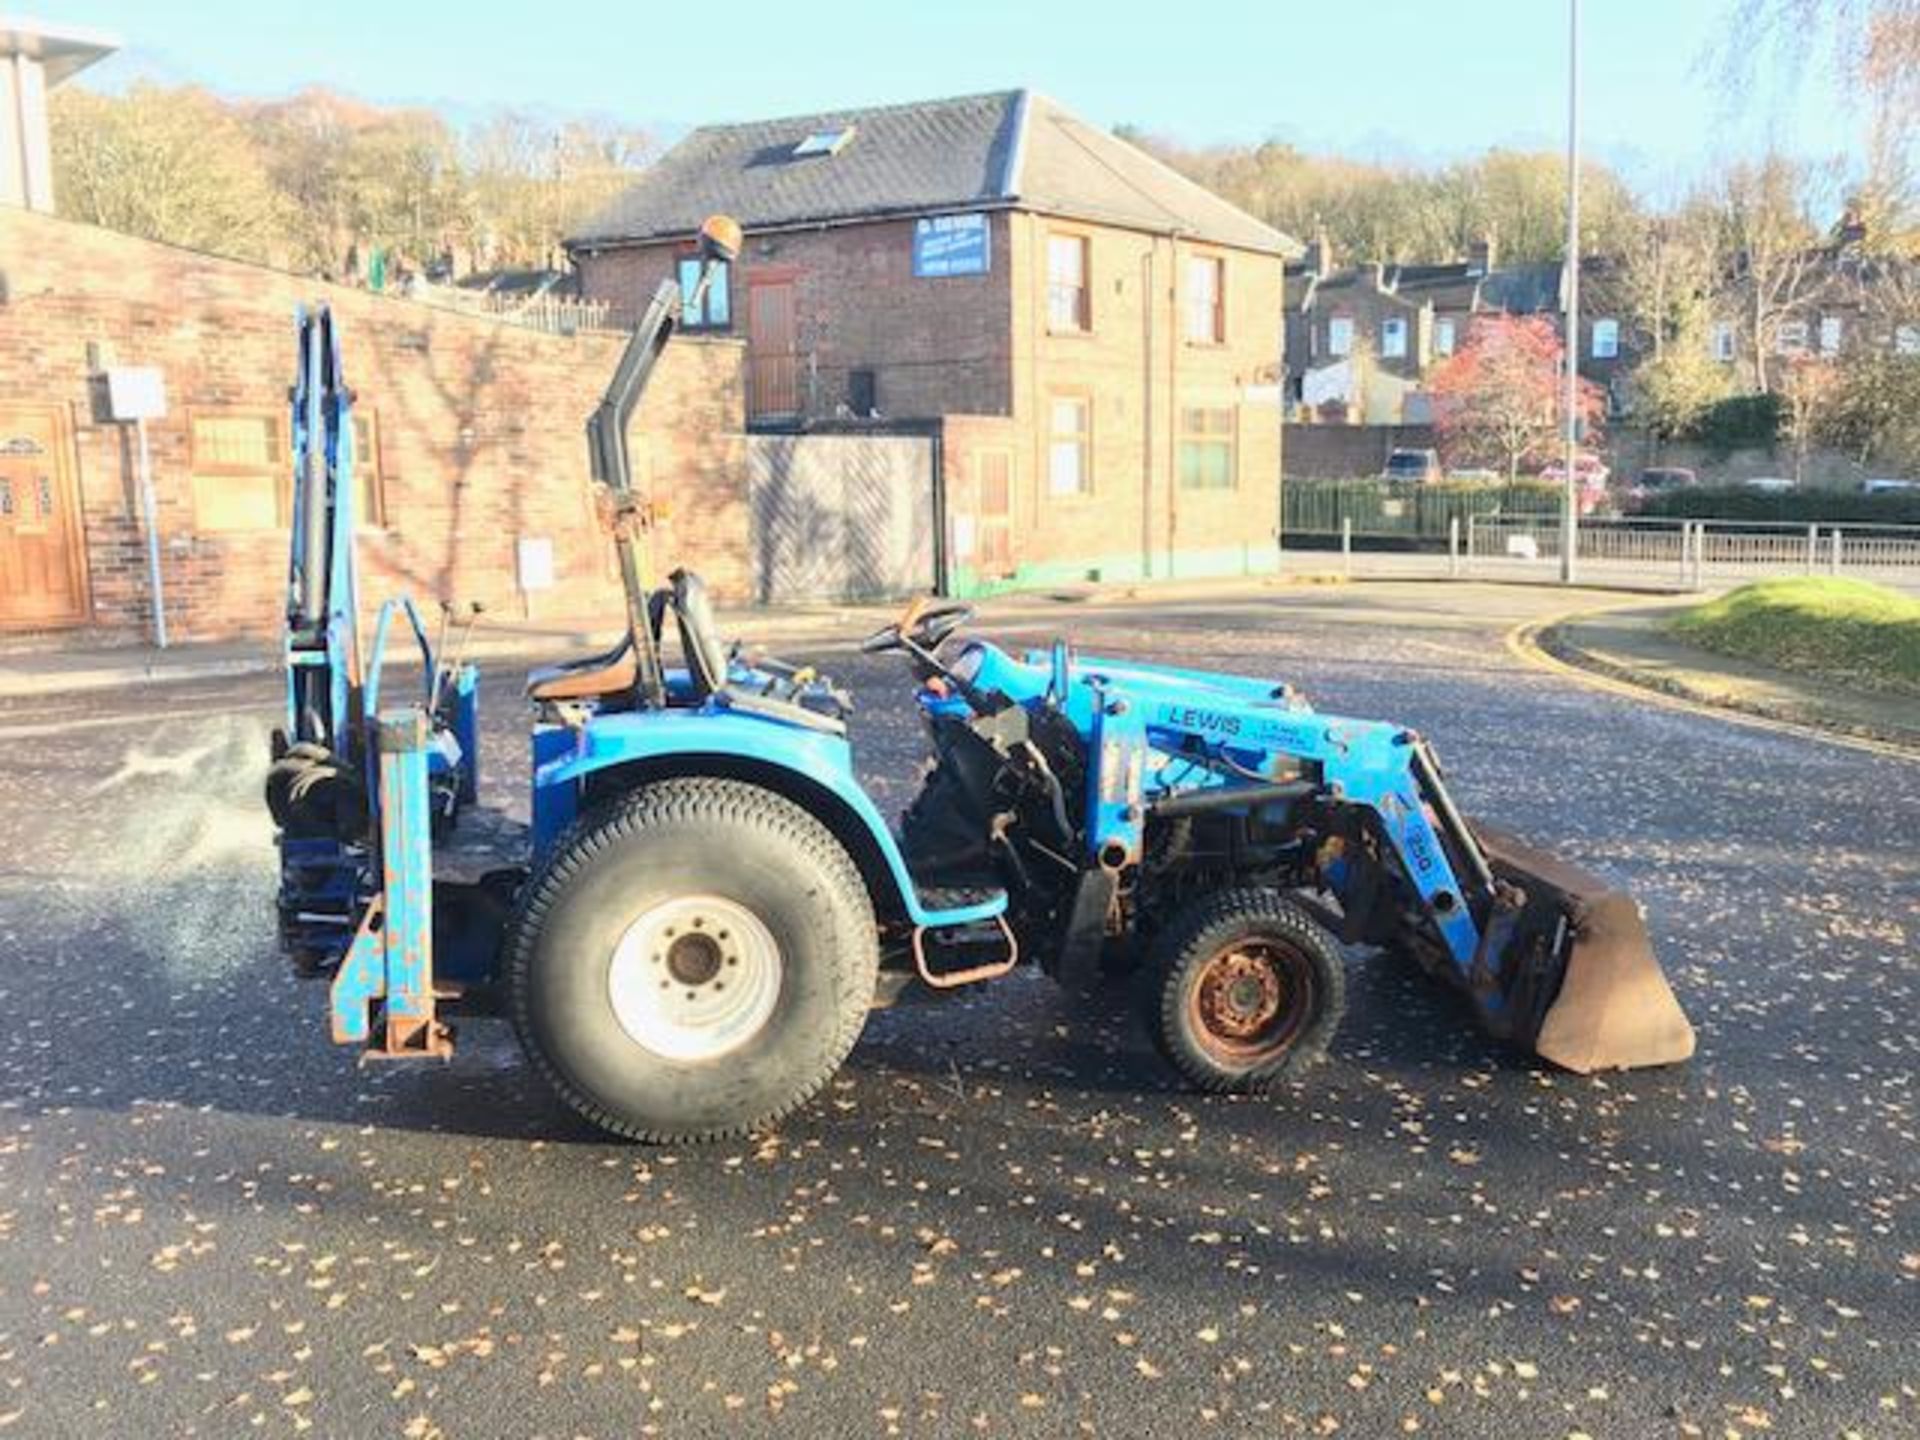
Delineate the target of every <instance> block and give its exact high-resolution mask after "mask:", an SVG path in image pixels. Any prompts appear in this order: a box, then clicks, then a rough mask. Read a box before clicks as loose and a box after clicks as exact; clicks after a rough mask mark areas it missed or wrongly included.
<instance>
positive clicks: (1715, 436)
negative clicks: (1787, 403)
mask: <svg viewBox="0 0 1920 1440" xmlns="http://www.w3.org/2000/svg"><path fill="white" fill-rule="evenodd" d="M1679 438H1680V439H1683V440H1691V441H1693V442H1695V443H1696V444H1699V445H1704V446H1705V447H1706V448H1707V450H1708V451H1709V452H1710V453H1711V454H1712V455H1714V456H1715V457H1716V458H1718V459H1722V460H1724V459H1725V458H1726V457H1727V456H1729V455H1731V454H1732V453H1733V452H1734V451H1736V450H1772V449H1773V448H1774V446H1775V444H1776V443H1777V442H1778V440H1779V438H1780V397H1779V396H1778V395H1775V394H1773V393H1771V392H1769V391H1761V392H1758V393H1756V394H1752V395H1729V396H1728V397H1727V398H1726V399H1724V400H1719V401H1716V402H1715V403H1713V404H1712V405H1709V406H1707V408H1706V409H1705V410H1703V411H1701V412H1700V414H1699V415H1698V416H1697V417H1696V418H1695V419H1694V421H1693V423H1692V424H1690V425H1688V426H1687V427H1686V429H1685V430H1684V431H1683V432H1682V434H1681V435H1680V437H1679Z"/></svg>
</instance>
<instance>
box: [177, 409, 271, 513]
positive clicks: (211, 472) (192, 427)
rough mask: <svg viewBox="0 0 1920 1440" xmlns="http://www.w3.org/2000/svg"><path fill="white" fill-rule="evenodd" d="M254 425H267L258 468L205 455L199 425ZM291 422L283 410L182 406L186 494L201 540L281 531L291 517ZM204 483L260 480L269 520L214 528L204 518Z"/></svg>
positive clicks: (253, 465) (254, 465) (249, 464)
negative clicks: (264, 452) (253, 422)
mask: <svg viewBox="0 0 1920 1440" xmlns="http://www.w3.org/2000/svg"><path fill="white" fill-rule="evenodd" d="M237 420H259V421H264V422H265V424H266V436H267V442H268V447H269V452H270V453H269V456H268V458H267V460H266V461H265V463H263V464H257V465H256V464H251V463H245V464H243V463H240V462H237V461H232V460H220V459H215V458H213V457H212V456H210V455H208V454H206V453H205V450H204V448H203V447H204V442H203V440H202V438H201V434H200V427H201V424H202V423H203V422H210V421H237ZM291 428H292V426H291V422H290V419H289V417H288V415H287V413H286V412H285V411H284V410H281V409H276V408H274V407H271V406H266V405H190V406H188V407H187V493H188V494H189V496H190V497H191V498H192V501H193V528H194V532H195V533H196V534H202V535H269V534H272V533H273V532H274V531H277V530H281V529H284V528H285V527H286V526H287V525H288V524H289V523H291V518H292V505H291V500H292V488H293V442H292V436H291V434H290V431H291ZM203 480H210V481H216V482H217V481H224V480H264V481H265V482H266V486H267V496H268V500H269V503H270V505H271V508H272V512H273V518H272V520H271V521H270V522H269V523H267V524H265V525H251V524H249V525H227V524H215V523H213V522H212V519H211V517H210V515H208V514H206V513H203V510H204V509H205V508H206V507H203V506H202V503H201V498H200V486H201V482H202V481H203Z"/></svg>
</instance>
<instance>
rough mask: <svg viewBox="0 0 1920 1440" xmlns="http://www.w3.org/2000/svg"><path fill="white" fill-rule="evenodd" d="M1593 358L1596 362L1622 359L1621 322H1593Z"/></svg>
mask: <svg viewBox="0 0 1920 1440" xmlns="http://www.w3.org/2000/svg"><path fill="white" fill-rule="evenodd" d="M1593 358H1594V359H1596V360H1617V359H1619V358H1620V322H1619V321H1618V320H1596V321H1594V322H1593Z"/></svg>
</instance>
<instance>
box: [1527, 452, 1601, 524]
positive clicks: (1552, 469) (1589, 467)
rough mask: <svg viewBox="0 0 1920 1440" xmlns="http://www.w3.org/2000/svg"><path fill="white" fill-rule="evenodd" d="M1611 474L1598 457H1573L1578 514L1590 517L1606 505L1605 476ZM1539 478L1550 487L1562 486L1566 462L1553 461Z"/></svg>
mask: <svg viewBox="0 0 1920 1440" xmlns="http://www.w3.org/2000/svg"><path fill="white" fill-rule="evenodd" d="M1611 473H1612V472H1611V471H1609V470H1608V469H1607V465H1606V462H1605V461H1604V460H1602V459H1601V458H1600V457H1599V456H1598V455H1592V454H1582V455H1576V456H1574V459H1573V474H1574V480H1575V482H1576V485H1575V489H1576V509H1577V512H1578V513H1579V514H1581V515H1591V514H1593V513H1594V512H1595V511H1597V510H1600V509H1602V508H1603V507H1605V506H1606V505H1607V476H1608V475H1610V474H1611ZM1540 478H1541V479H1542V480H1544V481H1546V482H1547V483H1548V484H1550V485H1564V484H1565V483H1566V479H1567V462H1566V461H1564V460H1556V461H1554V462H1553V463H1552V464H1551V465H1549V466H1547V468H1546V469H1544V470H1542V471H1541V472H1540Z"/></svg>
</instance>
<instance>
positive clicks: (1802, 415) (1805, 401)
mask: <svg viewBox="0 0 1920 1440" xmlns="http://www.w3.org/2000/svg"><path fill="white" fill-rule="evenodd" d="M1839 387H1840V376H1839V372H1838V370H1837V369H1836V368H1835V367H1834V366H1832V365H1830V364H1828V363H1827V362H1826V361H1824V360H1820V359H1816V358H1815V357H1813V356H1811V355H1796V356H1794V357H1792V358H1791V359H1789V360H1788V361H1787V362H1786V364H1785V365H1784V366H1782V367H1781V375H1780V377H1779V388H1778V390H1777V392H1776V393H1777V394H1778V395H1779V397H1780V438H1781V439H1782V440H1784V441H1786V442H1787V447H1788V449H1789V450H1790V451H1791V452H1792V454H1793V479H1794V483H1795V484H1796V485H1797V484H1799V483H1800V482H1801V481H1802V480H1804V479H1806V475H1807V455H1808V454H1809V452H1811V451H1812V449H1813V446H1814V442H1815V441H1816V440H1817V439H1818V438H1819V437H1820V435H1821V434H1822V433H1823V431H1824V430H1825V428H1826V426H1827V422H1828V416H1829V412H1830V411H1831V410H1832V408H1833V405H1834V401H1835V398H1836V397H1837V396H1838V394H1839Z"/></svg>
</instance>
